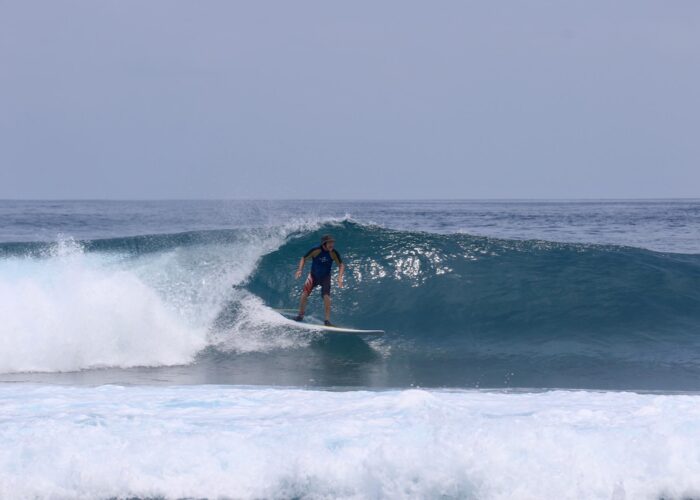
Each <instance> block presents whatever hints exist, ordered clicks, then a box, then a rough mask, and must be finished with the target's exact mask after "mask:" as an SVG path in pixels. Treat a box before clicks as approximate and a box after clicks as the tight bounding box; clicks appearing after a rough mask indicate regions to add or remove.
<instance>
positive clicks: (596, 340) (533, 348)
mask: <svg viewBox="0 0 700 500" xmlns="http://www.w3.org/2000/svg"><path fill="white" fill-rule="evenodd" d="M326 231H332V232H333V234H334V235H335V237H336V238H337V240H338V243H337V247H338V249H339V251H340V252H341V253H342V255H343V257H344V260H345V262H346V264H347V267H348V270H347V280H346V287H345V288H344V289H343V290H338V289H337V288H335V290H334V296H333V300H334V311H335V313H334V318H335V320H336V321H337V322H338V323H342V324H352V325H353V326H356V327H360V328H362V327H366V328H383V329H385V330H387V331H388V332H389V334H390V335H389V339H390V341H391V343H392V344H393V345H394V347H395V348H397V349H398V350H399V351H400V352H403V353H411V354H412V356H409V358H412V359H407V360H406V361H407V362H409V363H410V362H412V361H415V360H416V359H417V358H426V357H427V358H430V359H433V360H434V361H435V363H434V364H435V365H436V366H439V364H440V362H441V361H445V362H447V361H452V363H451V365H450V366H452V367H453V368H454V369H455V370H456V371H457V372H458V373H461V374H462V376H463V377H464V378H465V380H467V379H468V380H470V381H471V382H472V383H474V384H476V385H478V384H479V379H480V378H481V377H482V375H486V377H485V380H488V381H489V384H494V383H497V382H498V380H497V379H496V378H494V376H493V373H492V374H491V376H489V371H491V372H493V370H494V369H495V372H494V373H499V374H500V375H497V377H498V376H502V377H503V383H505V384H506V385H508V384H509V383H511V382H512V381H513V380H516V379H517V380H519V381H520V383H521V384H522V383H525V384H527V383H530V382H532V383H538V384H539V383H545V384H547V385H550V384H551V385H556V384H557V381H562V380H568V382H567V383H573V385H576V384H575V380H576V379H577V378H580V377H582V378H587V377H590V376H594V375H595V374H599V375H600V377H599V380H598V383H599V384H601V385H607V382H606V380H607V378H608V377H610V379H611V380H615V379H617V380H619V377H620V376H623V377H624V376H627V377H629V379H630V380H633V379H634V378H635V377H638V376H639V373H640V372H643V371H645V370H648V369H652V370H653V372H652V373H653V374H654V376H665V375H667V374H664V372H665V369H666V368H670V367H675V368H681V369H690V370H697V369H698V366H699V365H698V353H700V340H698V338H699V337H698V335H697V334H698V332H700V286H699V285H698V284H699V283H700V256H697V255H679V254H663V253H655V252H651V251H646V250H640V249H636V248H629V247H615V246H597V245H584V244H563V243H549V242H543V241H513V240H498V239H489V238H482V237H474V236H470V235H463V234H450V235H437V234H429V233H422V232H405V231H391V230H387V229H383V228H381V227H377V226H366V225H359V224H355V223H352V222H345V223H343V224H342V225H340V226H336V227H323V228H320V229H319V230H317V231H315V232H313V233H310V234H303V235H302V234H300V235H297V237H295V238H292V239H290V240H289V241H288V242H287V243H286V244H285V245H284V246H282V247H281V248H279V249H278V250H277V251H275V252H272V253H271V254H269V255H266V256H265V257H264V258H263V259H262V261H261V262H260V264H259V265H258V267H257V269H256V271H255V273H254V275H253V276H252V277H251V280H250V282H249V285H248V288H249V290H251V291H252V292H253V293H255V294H257V295H259V296H260V297H262V298H263V300H265V302H267V303H269V304H271V305H273V306H275V307H289V304H296V303H297V301H298V294H299V290H300V286H301V283H300V281H301V280H300V281H295V280H294V279H293V276H292V271H293V269H294V266H295V265H296V263H297V262H298V259H299V257H300V255H303V253H304V252H305V251H306V250H307V249H308V248H309V247H311V246H313V245H314V244H316V242H317V241H318V240H319V238H320V235H321V234H322V233H324V232H326ZM316 304H317V305H319V304H320V298H316ZM395 354H397V355H398V353H395ZM448 364H450V363H448ZM469 364H471V366H472V367H474V368H475V369H474V370H470V369H467V368H465V365H469ZM480 371H481V375H480V373H479V372H480ZM647 378H648V377H647Z"/></svg>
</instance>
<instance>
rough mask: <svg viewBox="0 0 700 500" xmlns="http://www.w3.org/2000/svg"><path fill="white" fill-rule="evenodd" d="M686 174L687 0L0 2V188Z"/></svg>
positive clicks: (469, 189) (546, 191)
mask: <svg viewBox="0 0 700 500" xmlns="http://www.w3.org/2000/svg"><path fill="white" fill-rule="evenodd" d="M699 186H700V1H696V0H688V1H668V2H661V1H655V2H648V1H639V0H622V1H620V0H614V1H613V0H610V1H604V2H602V1H601V2H599V1H591V0H584V1H575V2H570V1H563V0H562V1H547V2H545V1H541V0H537V1H525V0H518V1H503V2H501V1H498V2H493V1H486V0H484V1H481V2H472V1H455V2H451V1H439V2H432V1H427V0H426V1H423V2H411V1H396V2H393V1H392V2H382V1H377V0H373V1H367V2H362V1H353V2H332V1H328V0H324V1H317V2H308V1H265V0H262V1H252V0H251V1H248V2H243V1H234V0H230V1H194V0H192V1H186V2H185V1H173V0H167V1H166V0H146V1H143V0H139V1H124V0H120V1H107V0H101V1H95V0H85V1H55V0H52V1H27V0H16V1H14V0H12V1H8V0H0V198H129V199H133V198H514V197H515V198H572V197H575V198H579V197H595V198H597V197H698V196H700V191H699Z"/></svg>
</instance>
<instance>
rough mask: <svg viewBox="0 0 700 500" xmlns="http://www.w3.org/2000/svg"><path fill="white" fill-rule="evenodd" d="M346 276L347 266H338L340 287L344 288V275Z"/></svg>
mask: <svg viewBox="0 0 700 500" xmlns="http://www.w3.org/2000/svg"><path fill="white" fill-rule="evenodd" d="M344 274H345V264H343V263H342V262H341V263H340V266H338V287H339V288H343V275H344Z"/></svg>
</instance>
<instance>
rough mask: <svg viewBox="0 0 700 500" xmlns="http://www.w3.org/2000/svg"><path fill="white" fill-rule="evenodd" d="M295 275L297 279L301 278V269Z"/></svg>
mask: <svg viewBox="0 0 700 500" xmlns="http://www.w3.org/2000/svg"><path fill="white" fill-rule="evenodd" d="M294 277H295V278H296V279H299V278H301V271H297V272H296V273H294Z"/></svg>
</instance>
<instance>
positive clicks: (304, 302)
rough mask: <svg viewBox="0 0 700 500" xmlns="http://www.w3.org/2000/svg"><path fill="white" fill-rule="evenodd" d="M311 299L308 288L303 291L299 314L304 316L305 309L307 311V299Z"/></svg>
mask: <svg viewBox="0 0 700 500" xmlns="http://www.w3.org/2000/svg"><path fill="white" fill-rule="evenodd" d="M308 299H309V294H308V292H307V291H306V290H304V291H303V292H301V301H300V302H299V316H301V317H302V318H303V317H304V311H306V301H307V300H308Z"/></svg>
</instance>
